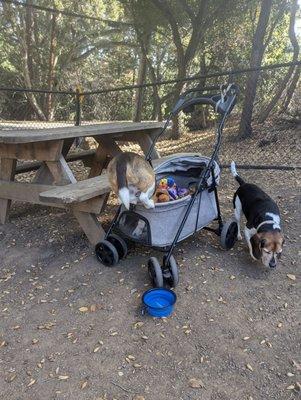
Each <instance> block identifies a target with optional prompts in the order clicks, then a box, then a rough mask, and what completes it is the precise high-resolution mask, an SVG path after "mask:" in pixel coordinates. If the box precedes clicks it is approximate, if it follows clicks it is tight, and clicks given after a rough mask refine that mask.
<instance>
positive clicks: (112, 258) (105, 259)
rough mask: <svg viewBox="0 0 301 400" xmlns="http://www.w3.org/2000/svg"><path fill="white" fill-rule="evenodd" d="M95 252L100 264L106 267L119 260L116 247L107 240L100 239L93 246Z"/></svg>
mask: <svg viewBox="0 0 301 400" xmlns="http://www.w3.org/2000/svg"><path fill="white" fill-rule="evenodd" d="M95 254H96V257H97V259H98V261H100V262H101V263H102V264H104V265H105V266H106V267H113V265H116V264H117V263H118V261H119V256H118V251H117V250H116V247H115V246H114V245H113V244H112V243H111V242H109V241H108V240H102V241H101V242H99V243H97V245H96V246H95Z"/></svg>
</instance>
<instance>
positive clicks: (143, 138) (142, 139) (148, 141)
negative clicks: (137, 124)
mask: <svg viewBox="0 0 301 400" xmlns="http://www.w3.org/2000/svg"><path fill="white" fill-rule="evenodd" d="M137 141H138V144H139V146H140V147H141V150H142V151H143V153H144V154H145V155H146V154H147V152H148V150H149V148H150V147H151V146H152V144H153V139H152V137H151V136H150V135H149V134H147V133H143V132H141V133H140V134H139V136H137ZM151 157H152V159H153V160H155V159H157V158H160V154H159V153H158V151H157V150H156V149H155V148H154V149H153V151H152V154H151Z"/></svg>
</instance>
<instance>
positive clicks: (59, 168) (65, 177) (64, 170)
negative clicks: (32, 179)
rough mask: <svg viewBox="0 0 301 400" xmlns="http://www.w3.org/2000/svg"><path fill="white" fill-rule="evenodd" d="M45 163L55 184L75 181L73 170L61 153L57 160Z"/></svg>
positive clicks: (66, 183)
mask: <svg viewBox="0 0 301 400" xmlns="http://www.w3.org/2000/svg"><path fill="white" fill-rule="evenodd" d="M46 165H47V167H48V168H49V170H50V172H51V174H52V176H53V178H54V183H55V185H68V184H69V183H76V179H75V177H74V175H73V172H72V171H71V169H70V167H69V165H68V164H67V162H66V160H65V159H64V157H63V156H62V155H61V157H60V159H59V160H58V161H47V162H46Z"/></svg>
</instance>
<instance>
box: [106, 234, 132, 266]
mask: <svg viewBox="0 0 301 400" xmlns="http://www.w3.org/2000/svg"><path fill="white" fill-rule="evenodd" d="M107 240H108V241H109V242H110V243H112V245H113V246H114V247H115V248H116V250H117V252H118V256H119V259H120V260H121V259H122V258H125V257H126V256H127V253H128V247H127V244H126V242H125V241H124V240H123V239H122V237H120V236H118V235H115V234H114V233H112V234H111V235H109V236H108V238H107Z"/></svg>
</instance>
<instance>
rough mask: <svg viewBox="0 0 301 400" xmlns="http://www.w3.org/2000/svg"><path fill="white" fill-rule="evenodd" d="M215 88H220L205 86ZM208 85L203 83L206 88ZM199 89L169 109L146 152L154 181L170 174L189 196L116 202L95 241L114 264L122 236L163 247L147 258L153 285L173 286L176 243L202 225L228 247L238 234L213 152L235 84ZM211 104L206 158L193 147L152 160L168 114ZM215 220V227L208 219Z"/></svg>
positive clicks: (102, 257)
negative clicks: (150, 202)
mask: <svg viewBox="0 0 301 400" xmlns="http://www.w3.org/2000/svg"><path fill="white" fill-rule="evenodd" d="M209 89H211V90H212V89H214V90H215V91H216V90H217V89H219V88H216V87H215V88H209ZM206 90H207V91H208V88H207V89H206ZM203 92H204V90H202V91H200V90H199V89H191V90H188V91H186V92H185V93H183V94H182V95H181V96H180V98H179V100H178V101H177V103H176V105H175V106H174V108H173V110H172V111H171V113H170V115H169V117H168V119H167V121H166V123H165V125H164V127H163V129H162V131H161V132H160V133H159V134H158V135H157V137H156V139H155V140H154V143H153V145H152V146H151V148H150V149H149V151H148V154H147V155H146V160H148V161H149V162H150V163H151V165H152V166H153V168H154V171H155V174H156V181H157V182H160V181H161V179H162V178H165V177H167V176H168V177H169V178H171V179H174V181H176V182H177V184H178V185H179V186H180V187H182V188H185V187H193V188H194V190H193V191H191V192H190V194H189V195H188V196H184V197H181V198H178V199H176V200H174V201H170V202H164V203H157V204H156V205H155V208H153V209H146V208H145V207H143V206H142V205H140V204H137V205H135V206H134V205H131V207H130V210H126V209H125V208H124V206H122V205H121V206H120V207H119V208H118V211H117V213H116V215H115V217H114V219H113V221H112V223H111V226H110V227H109V229H108V231H107V233H106V236H105V239H104V240H103V241H101V242H100V243H98V244H97V245H96V247H95V252H96V256H97V258H98V260H99V261H100V262H101V263H102V264H104V265H106V266H113V265H115V264H117V263H118V261H119V260H120V259H122V258H124V257H126V255H127V244H126V241H125V240H130V241H133V242H137V243H140V244H143V245H146V246H151V247H153V248H154V249H157V250H160V251H163V252H164V256H163V261H162V264H161V263H160V262H159V260H158V259H157V258H156V257H151V258H150V259H149V261H148V271H149V275H150V277H151V279H152V282H153V285H154V286H155V287H163V286H164V285H165V284H167V285H169V286H171V287H175V286H176V285H177V284H178V281H179V274H178V265H177V262H176V260H175V258H174V256H173V254H172V253H173V250H174V248H175V246H176V244H177V243H179V242H180V241H182V240H184V239H186V238H188V237H189V236H191V235H193V234H194V233H195V232H197V231H199V230H200V229H206V230H209V231H212V232H214V233H216V234H217V235H218V236H220V240H221V245H222V247H223V248H225V249H227V250H229V249H231V248H232V247H233V246H234V243H235V241H236V239H237V231H238V229H237V223H236V222H235V221H233V220H231V221H229V222H227V223H223V221H222V217H221V212H220V207H219V201H218V194H217V185H218V184H219V180H220V168H219V165H218V161H217V157H218V152H219V149H220V146H221V137H222V131H223V127H224V124H225V121H226V119H227V117H228V115H229V114H230V113H231V111H232V109H233V107H234V105H235V103H236V98H237V94H238V88H237V86H236V85H234V84H230V85H228V86H222V87H221V88H220V93H219V94H214V95H210V94H206V95H204V94H203ZM199 104H200V105H210V106H212V107H213V108H214V111H215V112H216V113H217V114H219V120H218V124H217V131H216V142H215V145H214V150H213V154H212V155H211V157H210V158H208V157H205V156H202V155H200V154H198V153H181V154H174V155H171V156H167V157H162V158H160V159H157V160H153V161H152V160H151V154H152V150H153V148H154V146H155V143H156V141H157V140H158V138H159V137H160V136H161V135H162V134H163V133H164V131H165V130H166V128H167V127H168V125H169V123H170V121H171V119H172V118H173V117H174V116H175V115H177V114H178V113H179V112H180V111H181V110H183V111H184V112H186V113H187V112H192V111H193V109H194V107H195V106H196V105H199ZM213 221H217V223H218V227H217V228H215V229H214V228H211V227H209V226H208V225H209V224H210V223H211V222H213Z"/></svg>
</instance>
